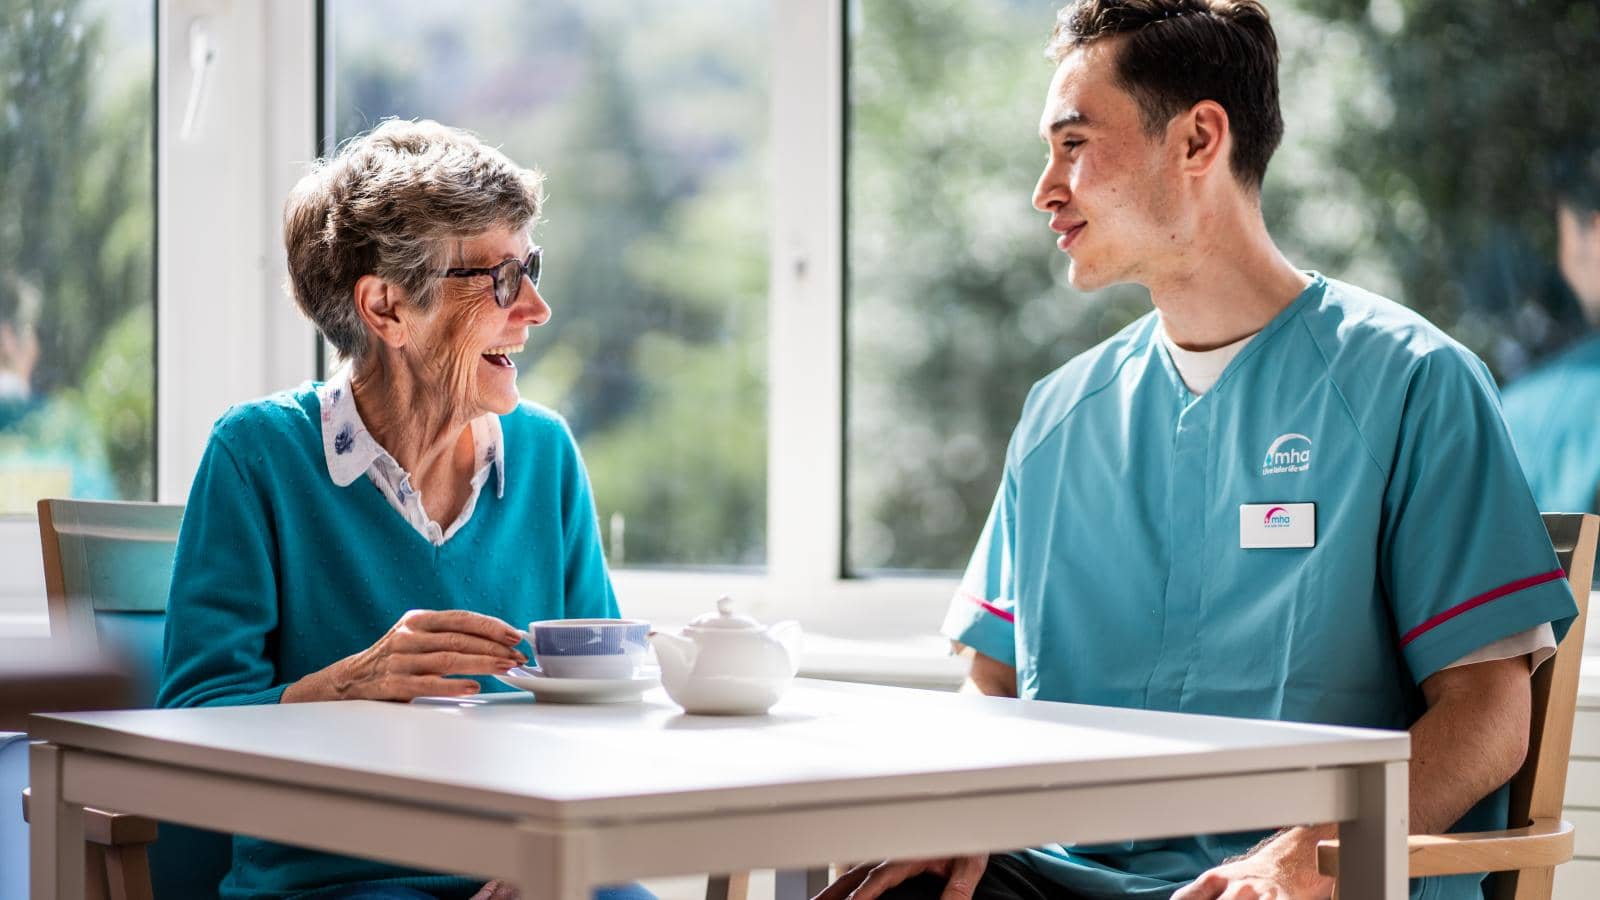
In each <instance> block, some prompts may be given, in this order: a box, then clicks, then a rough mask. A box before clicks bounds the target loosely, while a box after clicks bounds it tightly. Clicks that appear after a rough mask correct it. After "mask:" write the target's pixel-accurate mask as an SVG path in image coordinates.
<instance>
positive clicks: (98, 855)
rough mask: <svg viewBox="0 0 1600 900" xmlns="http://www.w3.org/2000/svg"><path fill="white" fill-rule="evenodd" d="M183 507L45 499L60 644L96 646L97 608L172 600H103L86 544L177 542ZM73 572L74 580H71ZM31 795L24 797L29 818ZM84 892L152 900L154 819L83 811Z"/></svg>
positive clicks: (50, 593) (46, 549)
mask: <svg viewBox="0 0 1600 900" xmlns="http://www.w3.org/2000/svg"><path fill="white" fill-rule="evenodd" d="M182 518H183V507H182V506H177V505H168V504H158V503H131V502H112V501H91V500H56V499H44V500H40V501H39V543H40V546H41V550H42V552H43V558H44V589H45V601H46V604H47V611H48V613H49V618H50V635H51V637H52V638H53V639H58V640H62V639H64V640H70V641H73V642H75V643H78V644H80V645H83V646H92V645H93V644H94V642H95V635H96V632H95V626H94V613H95V610H96V609H129V608H133V609H138V610H150V609H161V608H163V607H165V605H166V596H165V595H163V596H161V597H160V598H159V605H154V606H152V604H154V603H156V601H155V600H148V601H147V602H144V603H135V604H133V605H132V606H131V607H130V606H126V605H122V604H112V603H108V602H106V601H104V599H103V598H97V597H96V596H95V594H94V591H93V589H92V585H93V583H94V578H93V577H92V576H91V574H90V570H91V566H90V563H89V560H88V559H87V558H86V552H85V547H84V543H85V542H86V541H87V540H88V539H91V538H113V539H119V540H145V541H164V542H168V543H172V544H176V543H177V540H178V524H179V521H180V520H181V519H182ZM69 573H70V574H71V577H69ZM29 800H30V792H29V791H26V790H24V791H23V792H22V815H23V818H24V819H26V818H27V817H28V803H29ZM83 812H84V819H83V827H84V894H85V896H86V897H87V898H89V900H100V898H109V900H152V891H151V885H150V857H149V852H148V851H149V846H150V844H151V843H152V842H153V841H155V839H156V837H157V836H158V832H159V829H158V826H157V824H156V822H155V821H154V820H152V819H147V818H145V817H143V816H133V815H128V814H125V813H116V812H109V811H107V810H103V809H95V808H93V807H85V808H84V811H83Z"/></svg>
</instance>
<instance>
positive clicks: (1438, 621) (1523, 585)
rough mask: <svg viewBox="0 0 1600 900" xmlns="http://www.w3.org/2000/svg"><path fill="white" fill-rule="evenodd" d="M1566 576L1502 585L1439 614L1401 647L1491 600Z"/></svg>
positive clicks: (1536, 577)
mask: <svg viewBox="0 0 1600 900" xmlns="http://www.w3.org/2000/svg"><path fill="white" fill-rule="evenodd" d="M1566 575H1567V573H1565V572H1563V571H1561V570H1560V569H1555V570H1552V571H1549V572H1546V573H1544V574H1543V575H1530V576H1528V577H1527V578H1519V579H1518V580H1516V581H1513V582H1511V583H1509V584H1502V585H1500V586H1499V587H1497V588H1495V589H1494V590H1492V591H1487V592H1485V593H1482V594H1479V595H1478V596H1476V597H1473V598H1472V599H1471V600H1467V601H1464V602H1462V603H1457V604H1456V605H1455V606H1452V607H1450V608H1449V609H1447V610H1445V611H1444V612H1442V613H1439V614H1438V615H1436V616H1434V617H1433V618H1431V619H1429V620H1428V621H1426V622H1423V623H1422V624H1421V625H1418V626H1417V627H1415V628H1413V629H1411V630H1410V631H1408V632H1406V633H1405V637H1402V638H1401V639H1400V646H1402V647H1404V646H1406V645H1407V644H1409V643H1411V642H1412V641H1414V640H1416V639H1417V638H1419V637H1422V636H1423V635H1424V634H1427V633H1428V632H1429V631H1432V630H1433V629H1434V628H1437V627H1438V626H1440V625H1443V624H1444V623H1446V622H1448V621H1450V620H1451V619H1454V618H1455V617H1456V616H1459V615H1461V614H1462V613H1464V612H1467V611H1468V610H1472V609H1476V608H1478V607H1480V606H1482V605H1484V604H1485V603H1488V602H1489V601H1491V600H1499V599H1500V598H1501V597H1504V596H1506V595H1507V594H1515V593H1516V592H1517V591H1520V590H1525V589H1527V588H1531V587H1533V586H1535V585H1540V584H1544V583H1545V582H1547V581H1555V580H1556V579H1558V578H1565V577H1566Z"/></svg>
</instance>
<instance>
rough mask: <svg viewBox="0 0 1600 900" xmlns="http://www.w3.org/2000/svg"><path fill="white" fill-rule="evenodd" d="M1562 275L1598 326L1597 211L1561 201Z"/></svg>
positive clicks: (1599, 232) (1599, 224)
mask: <svg viewBox="0 0 1600 900" xmlns="http://www.w3.org/2000/svg"><path fill="white" fill-rule="evenodd" d="M1556 231H1557V232H1558V236H1559V241H1560V243H1559V252H1558V254H1557V258H1558V260H1559V261H1560V263H1561V274H1562V275H1563V276H1565V277H1566V279H1567V284H1569V285H1571V286H1572V292H1573V293H1574V294H1577V295H1578V302H1579V303H1581V304H1582V305H1583V312H1584V315H1586V316H1587V317H1588V318H1589V321H1590V322H1591V323H1594V324H1596V325H1600V213H1596V212H1580V211H1578V210H1576V209H1573V208H1572V207H1570V206H1567V205H1565V204H1562V205H1561V206H1560V207H1559V208H1558V209H1557V211H1556Z"/></svg>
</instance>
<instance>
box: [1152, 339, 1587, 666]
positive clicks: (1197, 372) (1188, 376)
mask: <svg viewBox="0 0 1600 900" xmlns="http://www.w3.org/2000/svg"><path fill="white" fill-rule="evenodd" d="M1160 331H1161V346H1162V347H1164V348H1166V351H1167V357H1168V358H1169V359H1171V360H1172V367H1173V368H1174V369H1177V370H1178V377H1179V378H1181V379H1183V384H1184V386H1185V387H1187V388H1188V389H1189V392H1190V393H1192V394H1194V395H1195V396H1196V397H1198V396H1200V395H1201V394H1204V393H1205V392H1206V391H1209V390H1211V388H1212V386H1213V385H1215V384H1216V383H1217V379H1218V378H1221V377H1222V373H1223V371H1224V370H1225V369H1227V368H1228V364H1229V363H1231V362H1233V358H1234V357H1236V356H1238V355H1239V351H1240V350H1243V349H1244V347H1245V345H1246V344H1248V343H1250V340H1251V338H1254V337H1255V335H1254V334H1252V335H1248V336H1246V337H1244V338H1241V339H1240V340H1237V341H1234V342H1233V343H1231V344H1229V345H1227V346H1226V347H1218V348H1216V349H1215V350H1185V349H1183V348H1182V347H1179V346H1178V345H1177V344H1175V343H1173V342H1172V336H1171V335H1169V334H1167V328H1166V324H1165V323H1162V326H1161V329H1160ZM1555 653H1556V635H1555V632H1554V631H1552V630H1551V628H1550V623H1549V622H1545V623H1543V624H1541V625H1538V626H1537V627H1534V628H1530V629H1528V630H1527V631H1524V632H1521V633H1518V634H1513V635H1511V636H1510V637H1506V638H1501V639H1500V640H1498V641H1495V642H1494V643H1491V644H1485V645H1484V646H1482V647H1479V648H1478V649H1477V650H1474V651H1473V652H1471V653H1468V654H1467V655H1466V656H1463V657H1461V658H1460V659H1458V660H1456V661H1455V662H1453V663H1451V664H1450V665H1448V666H1445V667H1444V668H1446V669H1453V668H1455V667H1456V666H1465V665H1471V664H1472V663H1480V662H1488V661H1490V660H1494V659H1512V658H1514V657H1518V656H1527V657H1529V660H1528V663H1529V664H1528V669H1529V671H1530V672H1531V671H1533V670H1535V669H1538V668H1539V666H1540V665H1542V664H1543V663H1544V661H1545V660H1547V659H1549V658H1550V657H1552V656H1554V655H1555Z"/></svg>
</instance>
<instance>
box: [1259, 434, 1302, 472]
mask: <svg viewBox="0 0 1600 900" xmlns="http://www.w3.org/2000/svg"><path fill="white" fill-rule="evenodd" d="M1309 468H1311V438H1308V437H1306V436H1305V435H1303V434H1294V433H1290V434H1280V435H1278V437H1277V439H1276V440H1274V441H1273V442H1272V444H1271V445H1270V446H1268V447H1267V454H1266V456H1265V457H1264V458H1263V459H1262V460H1261V474H1263V475H1281V474H1283V473H1285V472H1304V471H1306V470H1307V469H1309Z"/></svg>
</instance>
